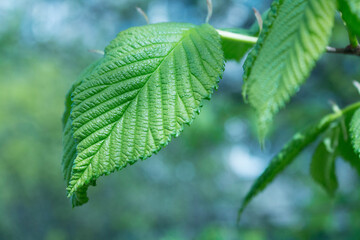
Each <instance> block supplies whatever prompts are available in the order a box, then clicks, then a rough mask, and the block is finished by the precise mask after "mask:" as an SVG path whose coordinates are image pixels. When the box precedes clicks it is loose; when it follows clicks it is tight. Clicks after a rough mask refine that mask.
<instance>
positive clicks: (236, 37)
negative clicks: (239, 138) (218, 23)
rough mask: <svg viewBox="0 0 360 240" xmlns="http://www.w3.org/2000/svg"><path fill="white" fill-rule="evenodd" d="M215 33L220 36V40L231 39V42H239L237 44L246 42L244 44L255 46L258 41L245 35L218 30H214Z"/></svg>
mask: <svg viewBox="0 0 360 240" xmlns="http://www.w3.org/2000/svg"><path fill="white" fill-rule="evenodd" d="M216 31H217V32H218V33H219V34H220V36H221V38H225V39H231V40H235V41H239V42H246V43H253V44H255V43H256V42H257V40H258V38H257V37H252V36H247V35H244V34H240V33H233V32H228V31H223V30H219V29H216Z"/></svg>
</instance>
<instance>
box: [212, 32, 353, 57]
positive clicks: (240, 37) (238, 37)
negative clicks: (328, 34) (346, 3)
mask: <svg viewBox="0 0 360 240" xmlns="http://www.w3.org/2000/svg"><path fill="white" fill-rule="evenodd" d="M216 31H217V32H218V33H219V35H220V36H221V38H223V39H231V40H234V41H239V42H245V43H253V44H255V43H256V42H257V40H258V38H257V37H252V36H247V35H244V34H240V33H233V32H228V31H223V30H219V29H216ZM355 39H356V38H355ZM353 44H355V41H354V42H353V43H352V44H351V45H349V46H347V47H345V48H334V47H326V52H327V53H337V54H347V55H355V56H359V57H360V45H356V47H354V46H353ZM356 44H358V42H357V39H356Z"/></svg>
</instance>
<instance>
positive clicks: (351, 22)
mask: <svg viewBox="0 0 360 240" xmlns="http://www.w3.org/2000/svg"><path fill="white" fill-rule="evenodd" d="M339 10H340V11H341V13H342V18H343V19H344V21H345V22H346V26H347V27H348V28H349V30H350V31H352V32H353V33H355V34H356V35H358V36H360V0H339Z"/></svg>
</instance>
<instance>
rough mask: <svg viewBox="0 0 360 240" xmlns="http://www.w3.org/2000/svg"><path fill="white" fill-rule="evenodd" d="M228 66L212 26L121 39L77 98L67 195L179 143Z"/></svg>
mask: <svg viewBox="0 0 360 240" xmlns="http://www.w3.org/2000/svg"><path fill="white" fill-rule="evenodd" d="M223 67H224V57H223V51H222V48H221V40H220V36H219V34H218V33H217V32H216V31H215V29H214V28H213V27H211V26H210V25H208V24H204V25H201V26H195V25H192V24H185V23H160V24H152V25H147V26H143V27H134V28H130V29H128V30H126V31H123V32H121V33H120V34H119V35H118V36H117V37H116V38H115V39H114V40H113V41H112V42H111V43H110V44H109V46H107V47H106V49H105V56H104V58H103V59H102V60H101V62H100V63H98V64H97V65H96V67H95V68H94V69H93V70H92V71H91V72H90V73H88V74H87V75H85V76H83V77H82V79H81V80H80V82H81V83H80V84H79V85H78V86H75V89H74V91H73V93H72V109H71V115H70V118H71V129H72V133H73V137H74V139H75V142H76V158H75V159H74V160H73V165H72V169H71V178H70V181H69V185H68V188H67V190H68V196H74V194H75V195H76V194H78V195H79V196H80V197H79V198H76V199H75V200H73V204H74V205H81V204H83V203H84V202H86V201H87V197H86V189H87V188H88V186H89V185H90V184H94V183H95V180H96V179H97V178H98V177H99V176H101V175H104V174H110V173H111V172H113V171H115V170H119V169H122V168H124V167H125V166H126V165H127V164H133V163H135V162H136V161H137V160H138V159H146V158H148V157H150V156H151V155H152V154H153V153H156V152H157V151H159V150H160V149H161V148H162V147H163V146H165V145H167V144H168V142H169V141H170V140H171V137H172V136H178V135H179V134H180V132H181V131H182V130H183V128H184V125H185V124H190V123H191V122H192V120H193V119H194V117H195V114H196V113H198V112H199V110H200V107H201V103H202V100H203V99H209V98H210V96H211V94H212V92H213V90H214V89H215V88H217V83H218V80H219V77H220V76H221V74H222V71H223Z"/></svg>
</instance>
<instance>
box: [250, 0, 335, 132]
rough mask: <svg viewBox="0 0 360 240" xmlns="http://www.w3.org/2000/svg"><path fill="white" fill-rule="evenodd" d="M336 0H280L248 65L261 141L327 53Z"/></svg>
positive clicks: (275, 3)
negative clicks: (321, 56)
mask: <svg viewBox="0 0 360 240" xmlns="http://www.w3.org/2000/svg"><path fill="white" fill-rule="evenodd" d="M335 9H336V0H284V1H279V0H276V1H274V2H273V4H272V6H271V10H270V12H269V15H268V17H267V19H266V20H265V22H264V29H263V31H262V33H261V34H260V37H259V40H258V42H257V44H256V46H255V48H254V50H253V51H252V52H251V53H250V54H249V57H248V58H247V60H246V63H245V74H244V81H245V86H244V89H243V94H244V96H245V98H247V99H248V101H249V103H250V104H251V105H252V106H253V107H254V108H255V109H256V112H257V115H258V118H259V133H260V138H261V139H262V138H263V137H264V136H265V134H266V132H267V128H268V125H269V124H270V122H271V121H272V118H273V115H274V114H275V113H276V112H278V111H279V109H280V108H281V107H283V106H284V104H285V103H286V102H287V101H288V100H289V98H290V97H291V96H292V95H293V94H294V93H295V92H296V91H298V89H299V86H300V85H301V84H302V83H303V82H304V81H305V79H306V78H307V77H308V75H309V73H310V71H311V70H312V68H313V67H314V65H315V62H316V61H317V60H318V58H319V57H320V55H321V53H323V52H324V51H325V48H326V45H327V43H328V40H329V37H330V34H331V30H332V27H333V22H334V16H335Z"/></svg>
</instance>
